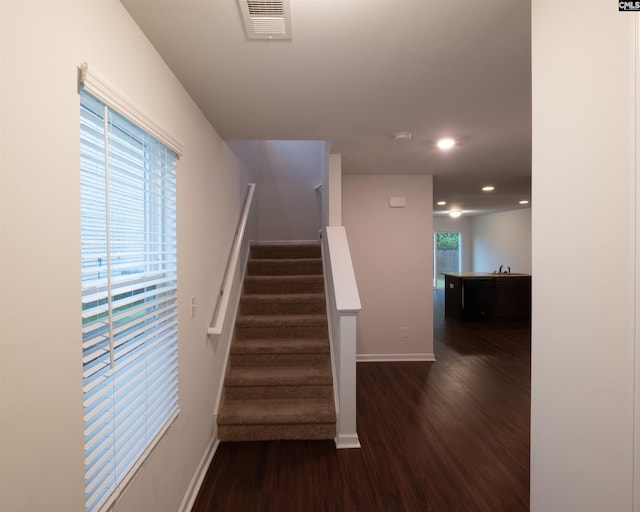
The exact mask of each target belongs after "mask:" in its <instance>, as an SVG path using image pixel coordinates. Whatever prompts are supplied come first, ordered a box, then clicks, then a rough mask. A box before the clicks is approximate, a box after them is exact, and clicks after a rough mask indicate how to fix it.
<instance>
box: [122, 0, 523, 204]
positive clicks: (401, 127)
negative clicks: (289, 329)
mask: <svg viewBox="0 0 640 512" xmlns="http://www.w3.org/2000/svg"><path fill="white" fill-rule="evenodd" d="M121 1H122V4H123V5H124V6H125V8H126V9H127V10H128V11H129V13H130V14H131V16H132V17H133V18H134V20H135V21H136V22H137V23H138V25H139V26H140V27H141V29H142V30H143V32H144V33H145V34H146V36H147V37H148V38H149V40H150V41H151V43H152V44H153V45H154V46H155V48H156V49H157V51H158V52H159V53H160V55H161V56H162V57H163V59H164V60H165V62H166V63H167V64H168V65H169V67H170V68H171V69H172V70H173V72H174V73H175V75H176V76H177V78H178V79H179V80H180V82H181V83H182V84H183V86H184V87H185V88H186V89H187V91H188V92H189V93H190V94H191V96H192V97H193V99H194V100H195V101H196V103H197V104H198V105H199V107H200V108H201V110H202V111H203V112H204V114H205V116H206V117H207V118H208V119H209V121H210V122H211V124H213V126H215V128H216V130H217V131H218V133H219V134H220V135H221V136H222V137H223V138H224V139H226V140H238V139H246V140H297V139H301V140H329V141H331V142H332V149H331V151H332V153H340V154H341V155H342V170H343V173H345V174H431V175H433V177H434V212H435V213H436V214H438V213H439V212H442V211H448V210H449V209H450V208H451V209H461V210H463V212H464V215H476V214H481V213H489V212H495V211H503V210H513V209H517V208H521V207H522V206H521V205H519V204H518V201H519V200H522V199H530V194H531V26H530V25H531V24H530V20H531V16H530V14H531V4H530V1H528V0H462V1H452V0H291V22H292V38H291V39H290V40H271V41H268V40H250V39H247V37H246V35H245V32H244V26H243V23H242V17H241V14H240V8H239V6H238V3H237V1H236V0H153V1H151V0H121ZM398 131H409V132H412V134H413V136H412V140H411V141H410V142H396V141H395V140H394V138H393V135H394V133H396V132H398ZM442 136H448V137H453V138H454V139H456V141H457V145H456V146H455V147H454V148H453V149H451V150H449V151H448V152H443V151H441V150H438V149H437V148H436V147H435V141H436V140H437V139H438V138H439V137H442ZM489 184H490V185H494V186H495V190H494V191H493V192H482V191H481V187H482V186H483V185H489ZM438 200H445V201H447V203H448V204H447V205H446V206H444V207H442V206H436V204H435V202H436V201H438ZM529 206H530V205H529ZM529 206H527V207H529Z"/></svg>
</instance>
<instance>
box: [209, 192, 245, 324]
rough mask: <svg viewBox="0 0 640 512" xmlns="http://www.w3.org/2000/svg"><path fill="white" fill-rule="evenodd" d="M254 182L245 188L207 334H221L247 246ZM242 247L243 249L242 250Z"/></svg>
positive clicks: (243, 262)
mask: <svg viewBox="0 0 640 512" xmlns="http://www.w3.org/2000/svg"><path fill="white" fill-rule="evenodd" d="M255 188H256V185H255V183H249V186H248V189H247V196H246V198H245V201H244V206H243V208H242V212H241V214H240V220H239V221H238V228H237V230H236V234H235V238H234V239H233V245H232V247H231V252H230V254H229V260H228V261H227V268H226V269H225V272H224V279H223V281H222V287H221V288H220V294H219V296H218V302H217V304H216V309H215V311H214V312H213V316H212V319H211V324H210V325H211V327H209V329H207V334H217V335H220V334H222V328H223V326H224V320H225V318H226V316H227V308H228V307H229V298H230V297H231V289H232V286H233V282H234V279H235V277H236V273H237V271H238V267H239V266H240V265H239V264H242V265H244V264H245V261H244V258H242V259H241V258H240V256H241V255H242V254H243V252H246V249H247V247H248V241H247V240H246V236H245V235H246V231H247V224H248V222H249V212H250V211H251V203H252V202H253V193H254V191H255ZM243 249H244V251H243Z"/></svg>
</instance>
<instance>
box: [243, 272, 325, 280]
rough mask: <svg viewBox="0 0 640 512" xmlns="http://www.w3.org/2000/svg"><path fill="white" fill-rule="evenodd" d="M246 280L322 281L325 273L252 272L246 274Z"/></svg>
mask: <svg viewBox="0 0 640 512" xmlns="http://www.w3.org/2000/svg"><path fill="white" fill-rule="evenodd" d="M244 280H245V281H304V280H313V281H321V280H324V275H323V274H322V273H319V274H267V275H261V274H255V275H254V274H251V275H246V276H244Z"/></svg>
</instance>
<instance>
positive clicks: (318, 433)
mask: <svg viewBox="0 0 640 512" xmlns="http://www.w3.org/2000/svg"><path fill="white" fill-rule="evenodd" d="M335 437H336V425H335V423H310V424H302V425H219V426H218V439H220V441H276V440H280V439H314V440H319V439H334V438H335Z"/></svg>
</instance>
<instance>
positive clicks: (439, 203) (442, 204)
mask: <svg viewBox="0 0 640 512" xmlns="http://www.w3.org/2000/svg"><path fill="white" fill-rule="evenodd" d="M436 204H437V205H438V206H444V205H445V204H447V202H446V201H438V202H437V203H436Z"/></svg>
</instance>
